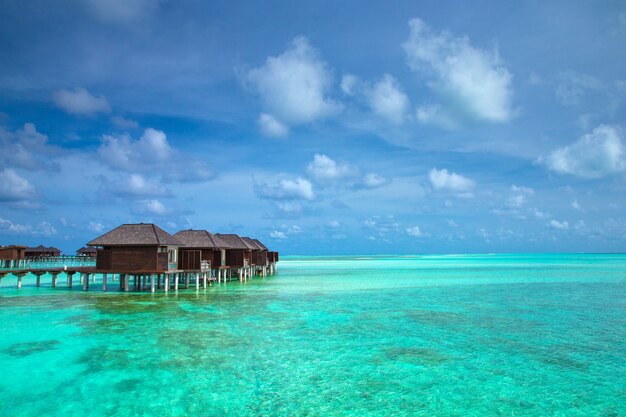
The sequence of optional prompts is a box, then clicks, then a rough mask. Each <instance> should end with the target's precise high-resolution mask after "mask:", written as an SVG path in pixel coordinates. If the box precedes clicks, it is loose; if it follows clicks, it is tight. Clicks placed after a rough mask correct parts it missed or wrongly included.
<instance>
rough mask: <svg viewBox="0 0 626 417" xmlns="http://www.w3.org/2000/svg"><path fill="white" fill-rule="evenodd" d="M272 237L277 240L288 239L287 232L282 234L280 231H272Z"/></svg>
mask: <svg viewBox="0 0 626 417" xmlns="http://www.w3.org/2000/svg"><path fill="white" fill-rule="evenodd" d="M270 237H271V238H272V239H277V240H284V239H287V235H286V234H285V232H281V231H280V230H272V232H271V233H270Z"/></svg>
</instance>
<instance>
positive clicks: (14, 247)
mask: <svg viewBox="0 0 626 417" xmlns="http://www.w3.org/2000/svg"><path fill="white" fill-rule="evenodd" d="M0 249H28V246H23V245H7V246H0Z"/></svg>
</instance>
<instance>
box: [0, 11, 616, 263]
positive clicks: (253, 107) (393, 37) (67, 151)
mask: <svg viewBox="0 0 626 417" xmlns="http://www.w3.org/2000/svg"><path fill="white" fill-rule="evenodd" d="M625 50H626V6H625V5H624V3H623V2H619V1H602V2H591V1H589V2H565V1H563V2H559V1H554V2H540V1H527V2H511V3H505V2H497V1H482V2H472V3H471V4H470V3H468V2H442V1H433V2H428V1H425V2H412V1H397V2H392V3H389V2H367V4H366V3H363V2H354V1H342V2H335V1H315V2H287V1H271V2H263V3H261V2H238V1H229V2H216V1H213V2H205V1H186V2H172V1H159V0H125V1H122V0H109V1H102V0H71V1H70V0H68V1H62V2H57V3H55V4H52V3H50V2H48V1H30V2H18V1H11V0H0V57H1V61H2V65H0V149H1V151H0V243H1V244H11V243H23V244H29V245H35V244H40V243H43V244H47V245H51V244H53V245H56V246H58V247H60V248H61V249H63V250H64V251H66V252H68V253H71V252H73V251H74V250H76V249H78V248H79V247H80V246H82V245H83V244H84V243H85V242H87V241H89V240H91V239H93V238H94V237H96V236H98V235H100V234H102V233H103V232H105V231H107V230H109V229H110V228H113V227H115V226H117V225H119V224H121V223H126V222H141V221H143V222H155V223H157V224H159V225H161V226H162V227H164V228H165V229H166V230H168V231H170V232H176V231H177V230H180V229H183V228H202V229H208V230H210V231H212V232H222V233H239V234H242V235H249V236H256V237H258V238H260V239H261V240H263V241H264V242H265V243H266V244H267V245H268V246H271V247H273V248H276V249H278V250H280V251H281V252H282V253H285V254H332V253H345V254H354V253H361V254H386V253H440V252H448V253H449V252H454V253H460V252H537V251H594V252H620V251H621V252H623V251H625V250H626V214H625V213H626V210H624V202H625V201H626V199H625V198H624V197H625V195H626V193H625V191H626V175H625V172H626V155H625V152H626V148H625V146H626V145H625V137H624V129H625V127H626V126H625V115H626V54H624V51H625Z"/></svg>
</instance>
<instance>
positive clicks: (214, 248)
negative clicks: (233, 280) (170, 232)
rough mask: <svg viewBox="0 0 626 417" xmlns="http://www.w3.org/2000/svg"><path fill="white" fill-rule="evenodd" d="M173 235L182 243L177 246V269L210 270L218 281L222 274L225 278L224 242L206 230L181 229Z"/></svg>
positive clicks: (226, 267)
mask: <svg viewBox="0 0 626 417" xmlns="http://www.w3.org/2000/svg"><path fill="white" fill-rule="evenodd" d="M174 237H175V238H176V239H178V240H179V241H180V242H181V243H182V244H183V245H184V246H183V247H181V248H179V258H178V268H179V269H184V270H193V271H204V272H206V271H211V278H217V280H218V282H220V281H221V280H222V275H224V279H225V278H226V269H228V266H227V265H226V248H227V247H228V244H227V243H226V242H224V241H223V240H222V239H220V238H219V237H217V236H216V235H214V234H213V233H211V232H209V231H207V230H192V229H189V230H181V231H179V232H177V233H175V234H174Z"/></svg>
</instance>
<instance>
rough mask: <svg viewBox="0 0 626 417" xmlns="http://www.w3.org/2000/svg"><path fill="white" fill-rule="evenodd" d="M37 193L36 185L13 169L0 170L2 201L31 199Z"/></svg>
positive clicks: (0, 195)
mask: <svg viewBox="0 0 626 417" xmlns="http://www.w3.org/2000/svg"><path fill="white" fill-rule="evenodd" d="M34 193H35V187H33V185H32V184H31V183H30V182H29V181H28V180H27V179H26V178H23V177H21V176H19V175H18V173H17V172H15V171H14V170H12V169H9V168H5V169H3V170H2V171H0V202H2V201H7V202H15V201H24V200H29V199H30V198H32V197H33V194H34Z"/></svg>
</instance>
